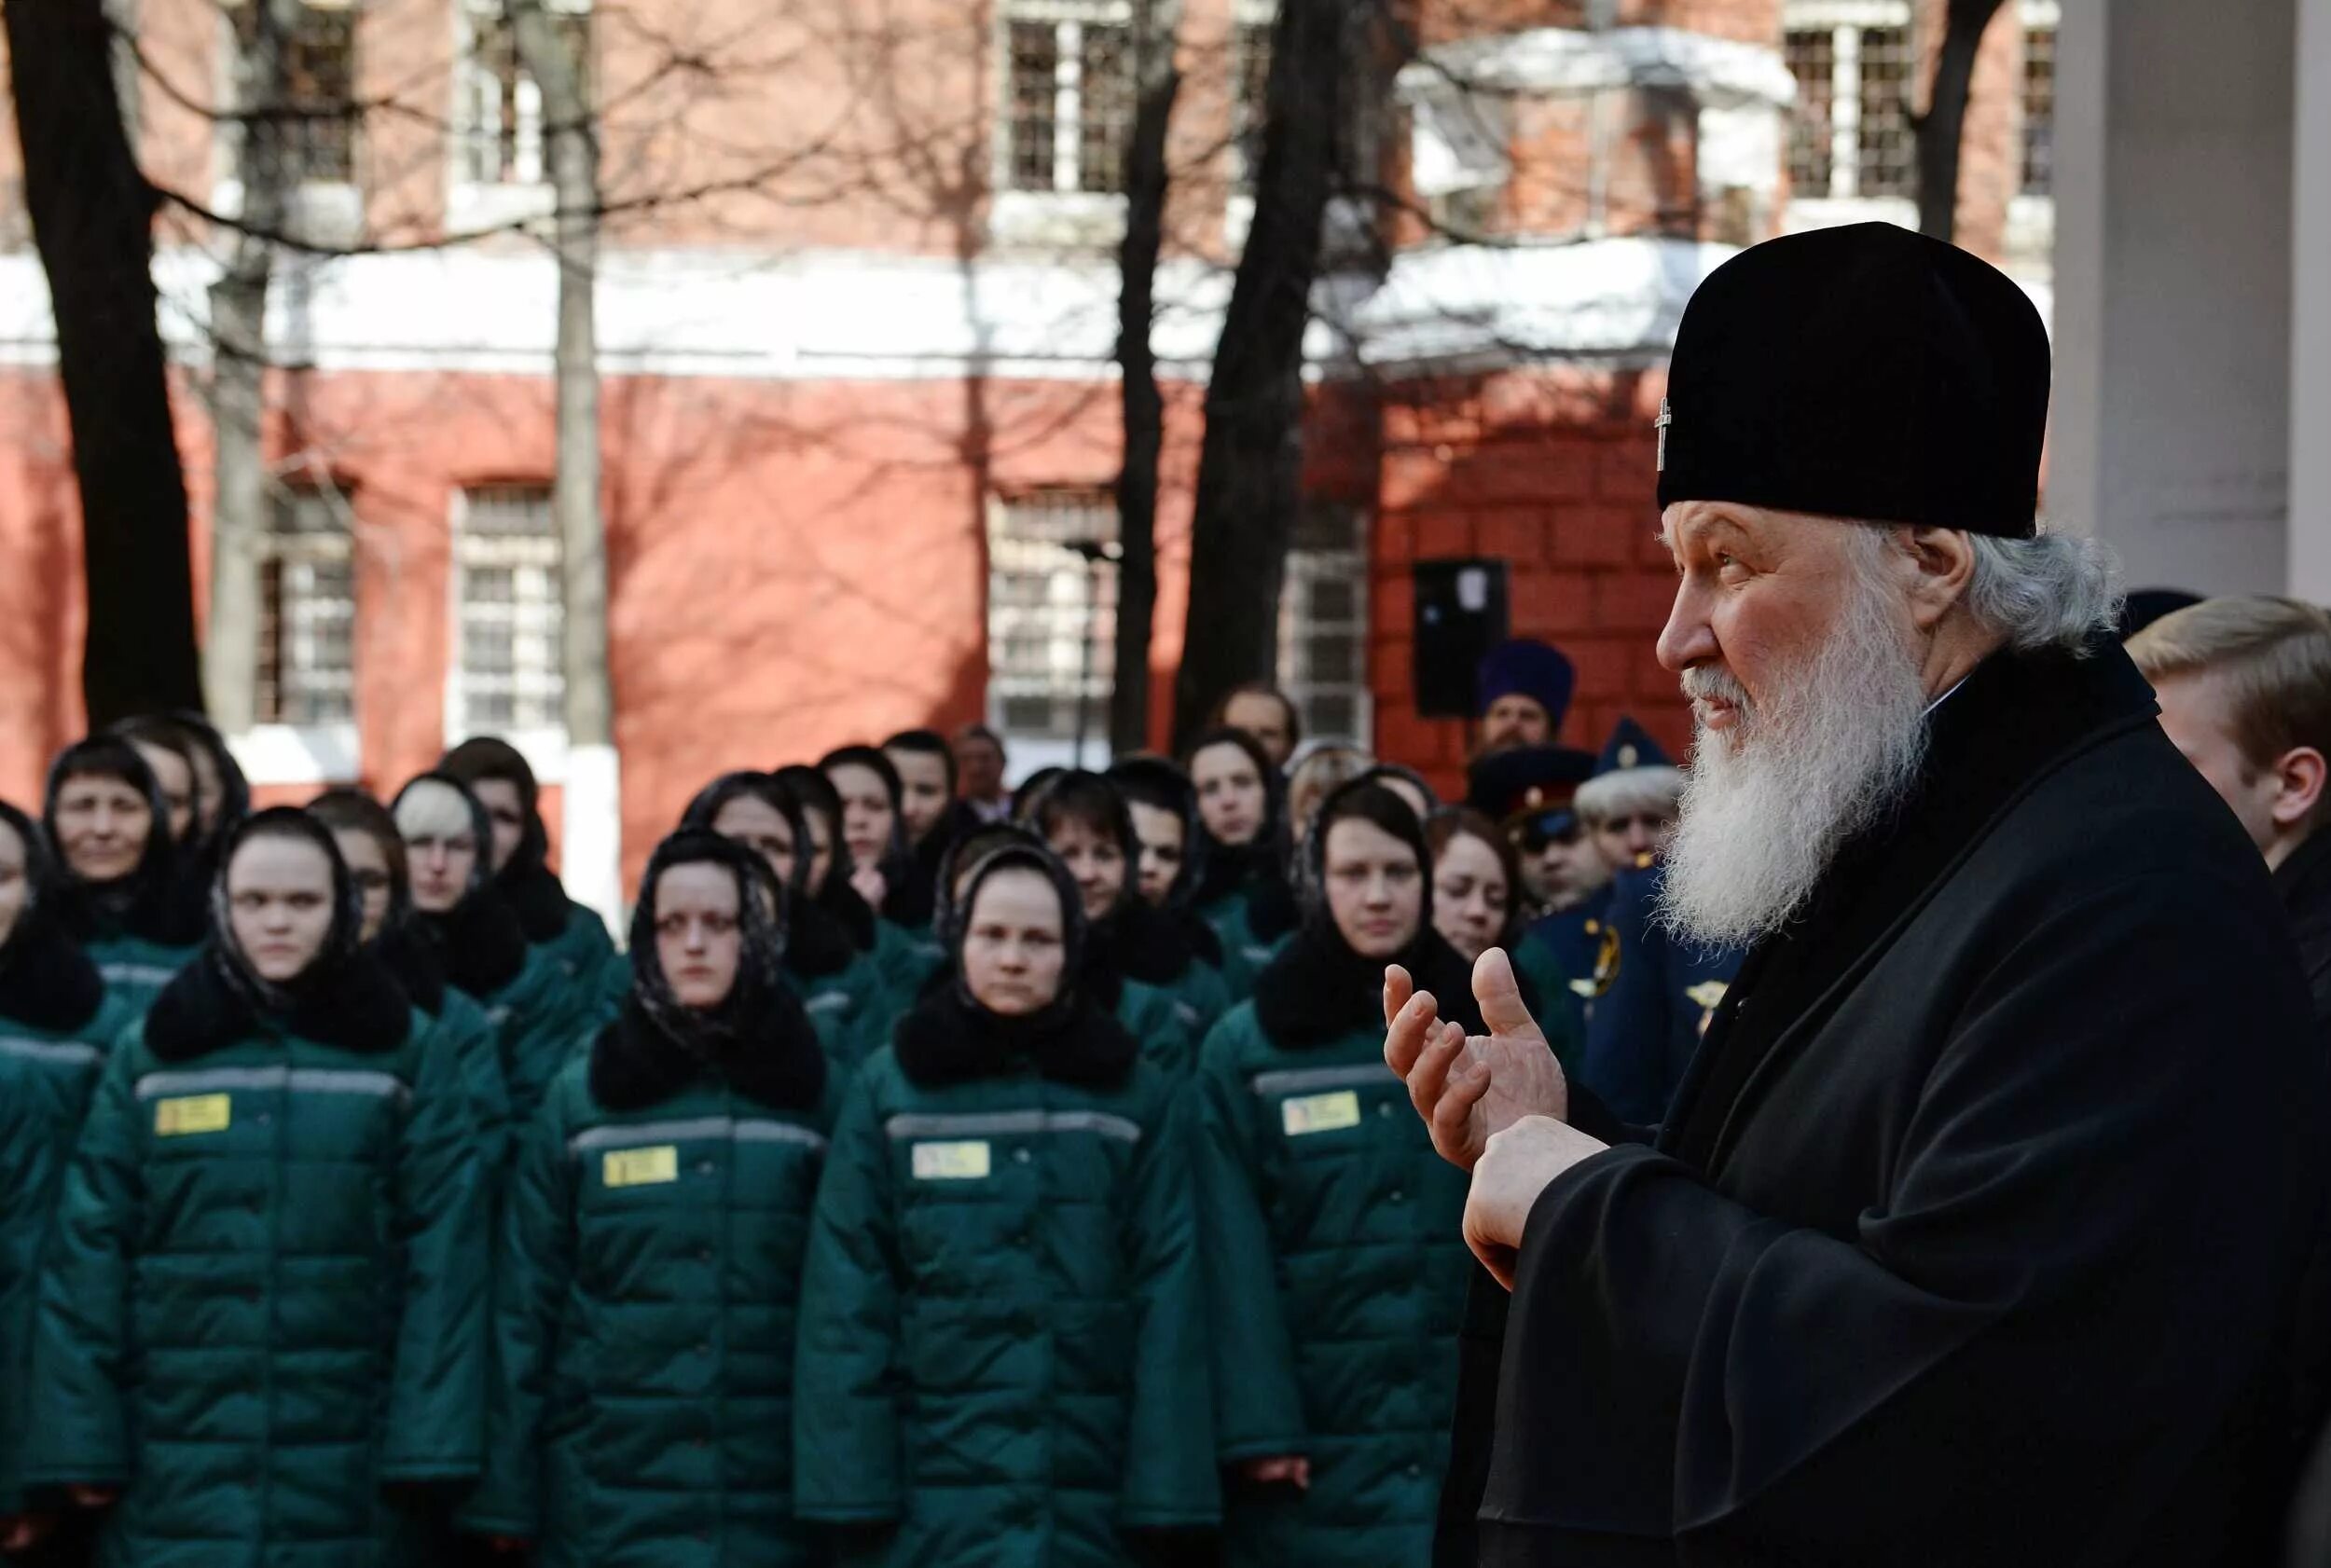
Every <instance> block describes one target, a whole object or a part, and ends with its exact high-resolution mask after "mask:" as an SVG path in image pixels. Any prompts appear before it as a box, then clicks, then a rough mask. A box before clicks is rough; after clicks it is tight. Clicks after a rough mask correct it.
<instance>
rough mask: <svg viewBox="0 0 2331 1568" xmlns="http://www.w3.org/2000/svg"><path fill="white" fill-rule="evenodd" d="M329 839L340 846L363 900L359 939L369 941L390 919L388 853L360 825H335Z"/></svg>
mask: <svg viewBox="0 0 2331 1568" xmlns="http://www.w3.org/2000/svg"><path fill="white" fill-rule="evenodd" d="M332 842H333V843H334V844H335V845H338V846H339V851H340V860H342V861H343V862H345V863H346V865H347V867H348V875H349V880H350V881H352V882H353V883H355V884H356V896H357V897H358V898H359V899H361V900H363V901H364V912H365V920H364V925H363V927H362V928H361V929H360V930H359V932H358V940H360V941H363V942H370V941H372V940H373V938H375V937H377V936H379V934H380V928H381V927H382V926H385V925H387V924H388V920H389V894H390V892H391V891H392V890H393V887H394V886H395V884H394V881H393V878H392V877H391V876H390V874H389V857H388V856H387V855H386V854H385V853H384V852H383V851H382V850H381V848H380V841H379V840H378V839H376V838H374V837H373V836H372V835H371V834H370V833H368V832H365V831H364V830H363V829H361V828H334V829H333V830H332Z"/></svg>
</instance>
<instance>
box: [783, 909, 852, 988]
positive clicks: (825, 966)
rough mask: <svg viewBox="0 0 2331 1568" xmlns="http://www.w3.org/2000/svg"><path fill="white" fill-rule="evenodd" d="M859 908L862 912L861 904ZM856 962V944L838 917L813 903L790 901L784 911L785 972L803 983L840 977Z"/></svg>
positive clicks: (831, 911) (829, 910) (830, 910)
mask: <svg viewBox="0 0 2331 1568" xmlns="http://www.w3.org/2000/svg"><path fill="white" fill-rule="evenodd" d="M859 908H861V909H863V908H865V904H864V902H863V901H861V902H860V904H859ZM857 959H858V944H857V943H856V942H853V941H852V940H851V938H850V930H849V928H848V926H847V925H845V924H844V923H843V921H842V918H841V916H839V915H836V914H834V911H833V910H832V909H830V908H828V907H827V906H826V905H824V904H822V903H821V902H819V901H817V900H815V899H793V900H790V901H787V904H786V909H785V970H786V972H787V973H789V974H792V975H795V976H797V977H799V978H801V979H803V980H823V979H826V978H827V977H828V976H831V975H836V974H839V973H841V972H842V971H843V970H846V969H848V968H849V967H850V965H851V964H853V963H855V962H856V961H857Z"/></svg>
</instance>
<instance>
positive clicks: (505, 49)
mask: <svg viewBox="0 0 2331 1568" xmlns="http://www.w3.org/2000/svg"><path fill="white" fill-rule="evenodd" d="M546 9H547V10H548V13H549V15H550V18H551V20H552V21H553V22H554V23H556V24H557V26H558V28H559V35H560V37H561V38H562V39H563V40H564V41H565V43H566V45H567V48H568V50H569V51H570V53H571V54H572V56H573V58H574V61H575V63H576V66H577V67H578V69H580V70H581V72H582V74H583V81H584V90H585V92H586V95H587V94H588V92H589V90H590V83H591V17H590V11H589V8H588V6H587V3H586V0H585V3H576V0H568V3H565V4H554V5H552V6H549V7H546ZM455 10H456V14H457V16H458V18H459V21H460V37H459V39H458V40H457V43H458V47H459V48H458V54H459V58H458V59H457V60H456V62H455V65H454V74H453V75H454V102H453V143H454V174H453V177H454V180H455V182H456V183H457V184H461V185H468V186H534V185H540V184H542V183H543V182H544V181H545V180H546V179H548V178H549V164H548V162H547V158H548V148H547V143H546V139H545V121H544V117H543V95H542V89H540V88H538V87H536V86H535V85H534V78H533V77H532V76H530V75H528V73H527V71H526V67H525V65H524V63H523V62H522V61H521V60H520V58H519V55H518V45H517V34H515V33H514V32H513V31H512V30H511V27H510V21H509V16H508V14H507V12H506V11H505V10H504V9H503V6H502V5H501V3H500V0H462V3H461V4H460V5H459V6H457V7H455Z"/></svg>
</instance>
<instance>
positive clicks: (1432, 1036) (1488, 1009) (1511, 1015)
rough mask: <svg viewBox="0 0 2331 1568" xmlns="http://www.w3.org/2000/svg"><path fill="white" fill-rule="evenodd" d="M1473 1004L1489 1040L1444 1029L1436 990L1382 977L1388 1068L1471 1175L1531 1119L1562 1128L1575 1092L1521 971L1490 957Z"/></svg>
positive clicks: (1444, 1149)
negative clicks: (1498, 1139)
mask: <svg viewBox="0 0 2331 1568" xmlns="http://www.w3.org/2000/svg"><path fill="white" fill-rule="evenodd" d="M1473 999H1474V1000H1475V1001H1476V1002H1478V1003H1479V1004H1480V1005H1481V1011H1482V1022H1483V1023H1484V1024H1485V1025H1488V1027H1489V1033H1488V1034H1486V1035H1475V1036H1472V1037H1471V1038H1467V1036H1466V1033H1465V1030H1464V1028H1463V1026H1462V1025H1456V1024H1451V1023H1446V1022H1443V1021H1442V1020H1441V1011H1440V1007H1439V1005H1438V1003H1436V1002H1435V1001H1434V999H1433V996H1432V993H1431V992H1429V991H1418V990H1416V989H1415V982H1414V981H1413V980H1411V979H1410V978H1409V974H1408V971H1407V970H1404V969H1402V968H1400V966H1399V965H1398V964H1394V965H1392V966H1391V967H1390V968H1388V969H1386V970H1385V971H1384V1021H1385V1037H1384V1059H1385V1061H1386V1063H1387V1064H1388V1065H1389V1066H1391V1068H1392V1070H1393V1071H1394V1072H1396V1073H1398V1074H1400V1077H1401V1078H1402V1079H1403V1080H1406V1081H1407V1083H1408V1097H1409V1101H1410V1103H1411V1104H1413V1105H1414V1106H1415V1107H1416V1114H1417V1115H1419V1116H1421V1117H1423V1118H1424V1119H1425V1125H1426V1127H1427V1128H1428V1130H1429V1131H1430V1132H1431V1134H1432V1144H1433V1148H1436V1149H1438V1150H1440V1151H1441V1158H1442V1159H1444V1160H1446V1161H1448V1162H1449V1163H1451V1164H1453V1165H1455V1166H1456V1167H1457V1168H1458V1169H1459V1170H1465V1171H1469V1170H1471V1169H1472V1168H1473V1165H1474V1163H1475V1162H1477V1161H1479V1160H1480V1159H1481V1157H1482V1150H1483V1148H1487V1147H1488V1144H1489V1140H1490V1139H1491V1138H1492V1137H1493V1136H1495V1135H1497V1134H1498V1133H1501V1132H1503V1131H1504V1130H1505V1129H1506V1128H1508V1127H1510V1126H1512V1125H1513V1124H1514V1123H1515V1122H1517V1121H1521V1120H1522V1119H1523V1118H1524V1117H1525V1116H1551V1117H1553V1118H1555V1119H1556V1120H1558V1121H1559V1120H1563V1119H1565V1118H1567V1117H1568V1116H1569V1114H1570V1085H1569V1083H1568V1082H1567V1081H1566V1080H1565V1079H1564V1078H1563V1076H1562V1065H1561V1064H1560V1063H1558V1062H1556V1061H1555V1060H1554V1053H1553V1051H1552V1048H1551V1047H1549V1046H1548V1045H1547V1043H1546V1034H1545V1031H1544V1030H1542V1029H1540V1028H1539V1027H1538V1022H1537V1020H1535V1019H1533V1018H1532V1017H1531V1016H1530V1011H1529V1009H1528V1008H1526V1007H1524V1006H1523V1005H1522V992H1521V988H1520V987H1519V986H1518V985H1516V984H1515V983H1514V979H1513V965H1512V964H1511V963H1510V961H1509V960H1508V959H1507V957H1506V956H1505V953H1504V951H1503V950H1502V949H1499V948H1495V947H1493V948H1491V949H1490V950H1489V951H1488V952H1486V953H1484V954H1483V955H1482V956H1481V960H1480V962H1478V963H1476V964H1475V965H1474V966H1473Z"/></svg>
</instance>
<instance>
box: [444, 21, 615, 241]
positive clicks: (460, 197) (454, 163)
mask: <svg viewBox="0 0 2331 1568" xmlns="http://www.w3.org/2000/svg"><path fill="white" fill-rule="evenodd" d="M545 9H546V10H549V11H551V12H553V13H556V14H558V15H561V16H572V17H588V16H590V15H591V12H592V5H591V0H545ZM451 10H452V28H453V69H452V72H451V73H450V75H451V77H452V81H451V86H450V91H451V94H452V99H451V103H450V104H449V106H448V115H447V118H446V124H447V127H448V133H447V136H446V224H447V227H449V228H451V229H453V230H454V231H456V232H463V231H474V230H476V229H481V228H499V227H507V226H508V225H511V224H515V223H525V222H530V221H531V220H534V219H537V218H546V217H549V216H550V215H551V213H553V212H554V211H555V210H556V209H557V205H558V199H557V196H556V194H555V193H554V192H553V190H552V189H551V185H550V162H549V150H548V147H547V145H546V142H545V137H544V135H543V105H542V90H541V89H539V88H537V87H536V86H535V85H534V82H533V78H531V76H527V75H526V73H525V70H524V68H523V67H522V66H521V67H520V69H519V71H518V75H517V81H516V83H515V84H514V87H513V89H512V90H513V92H514V93H515V95H516V96H517V101H518V102H517V115H518V130H517V143H516V145H515V146H514V147H513V148H512V150H511V162H512V164H513V168H512V170H511V171H510V174H511V177H509V178H505V179H501V180H479V179H476V178H473V177H472V168H471V162H470V151H471V144H472V143H473V141H474V139H475V138H476V137H477V136H479V135H481V134H483V133H484V131H483V128H482V127H481V126H480V125H479V124H478V119H477V115H476V109H477V99H476V90H477V89H478V87H479V85H480V76H482V70H481V68H480V67H479V65H478V64H477V40H478V25H479V23H481V22H484V23H488V24H498V23H500V22H501V21H502V20H503V7H502V4H501V0H453V5H452V7H451ZM499 89H500V84H499V81H497V82H496V95H497V98H498V97H499ZM530 96H531V100H532V102H531V104H530V103H529V102H528V99H529V97H530ZM530 115H531V117H532V125H533V129H532V131H531V134H530V133H529V131H528V129H527V124H528V117H529V116H530ZM495 134H497V135H499V130H498V128H497V130H496V132H495Z"/></svg>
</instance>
